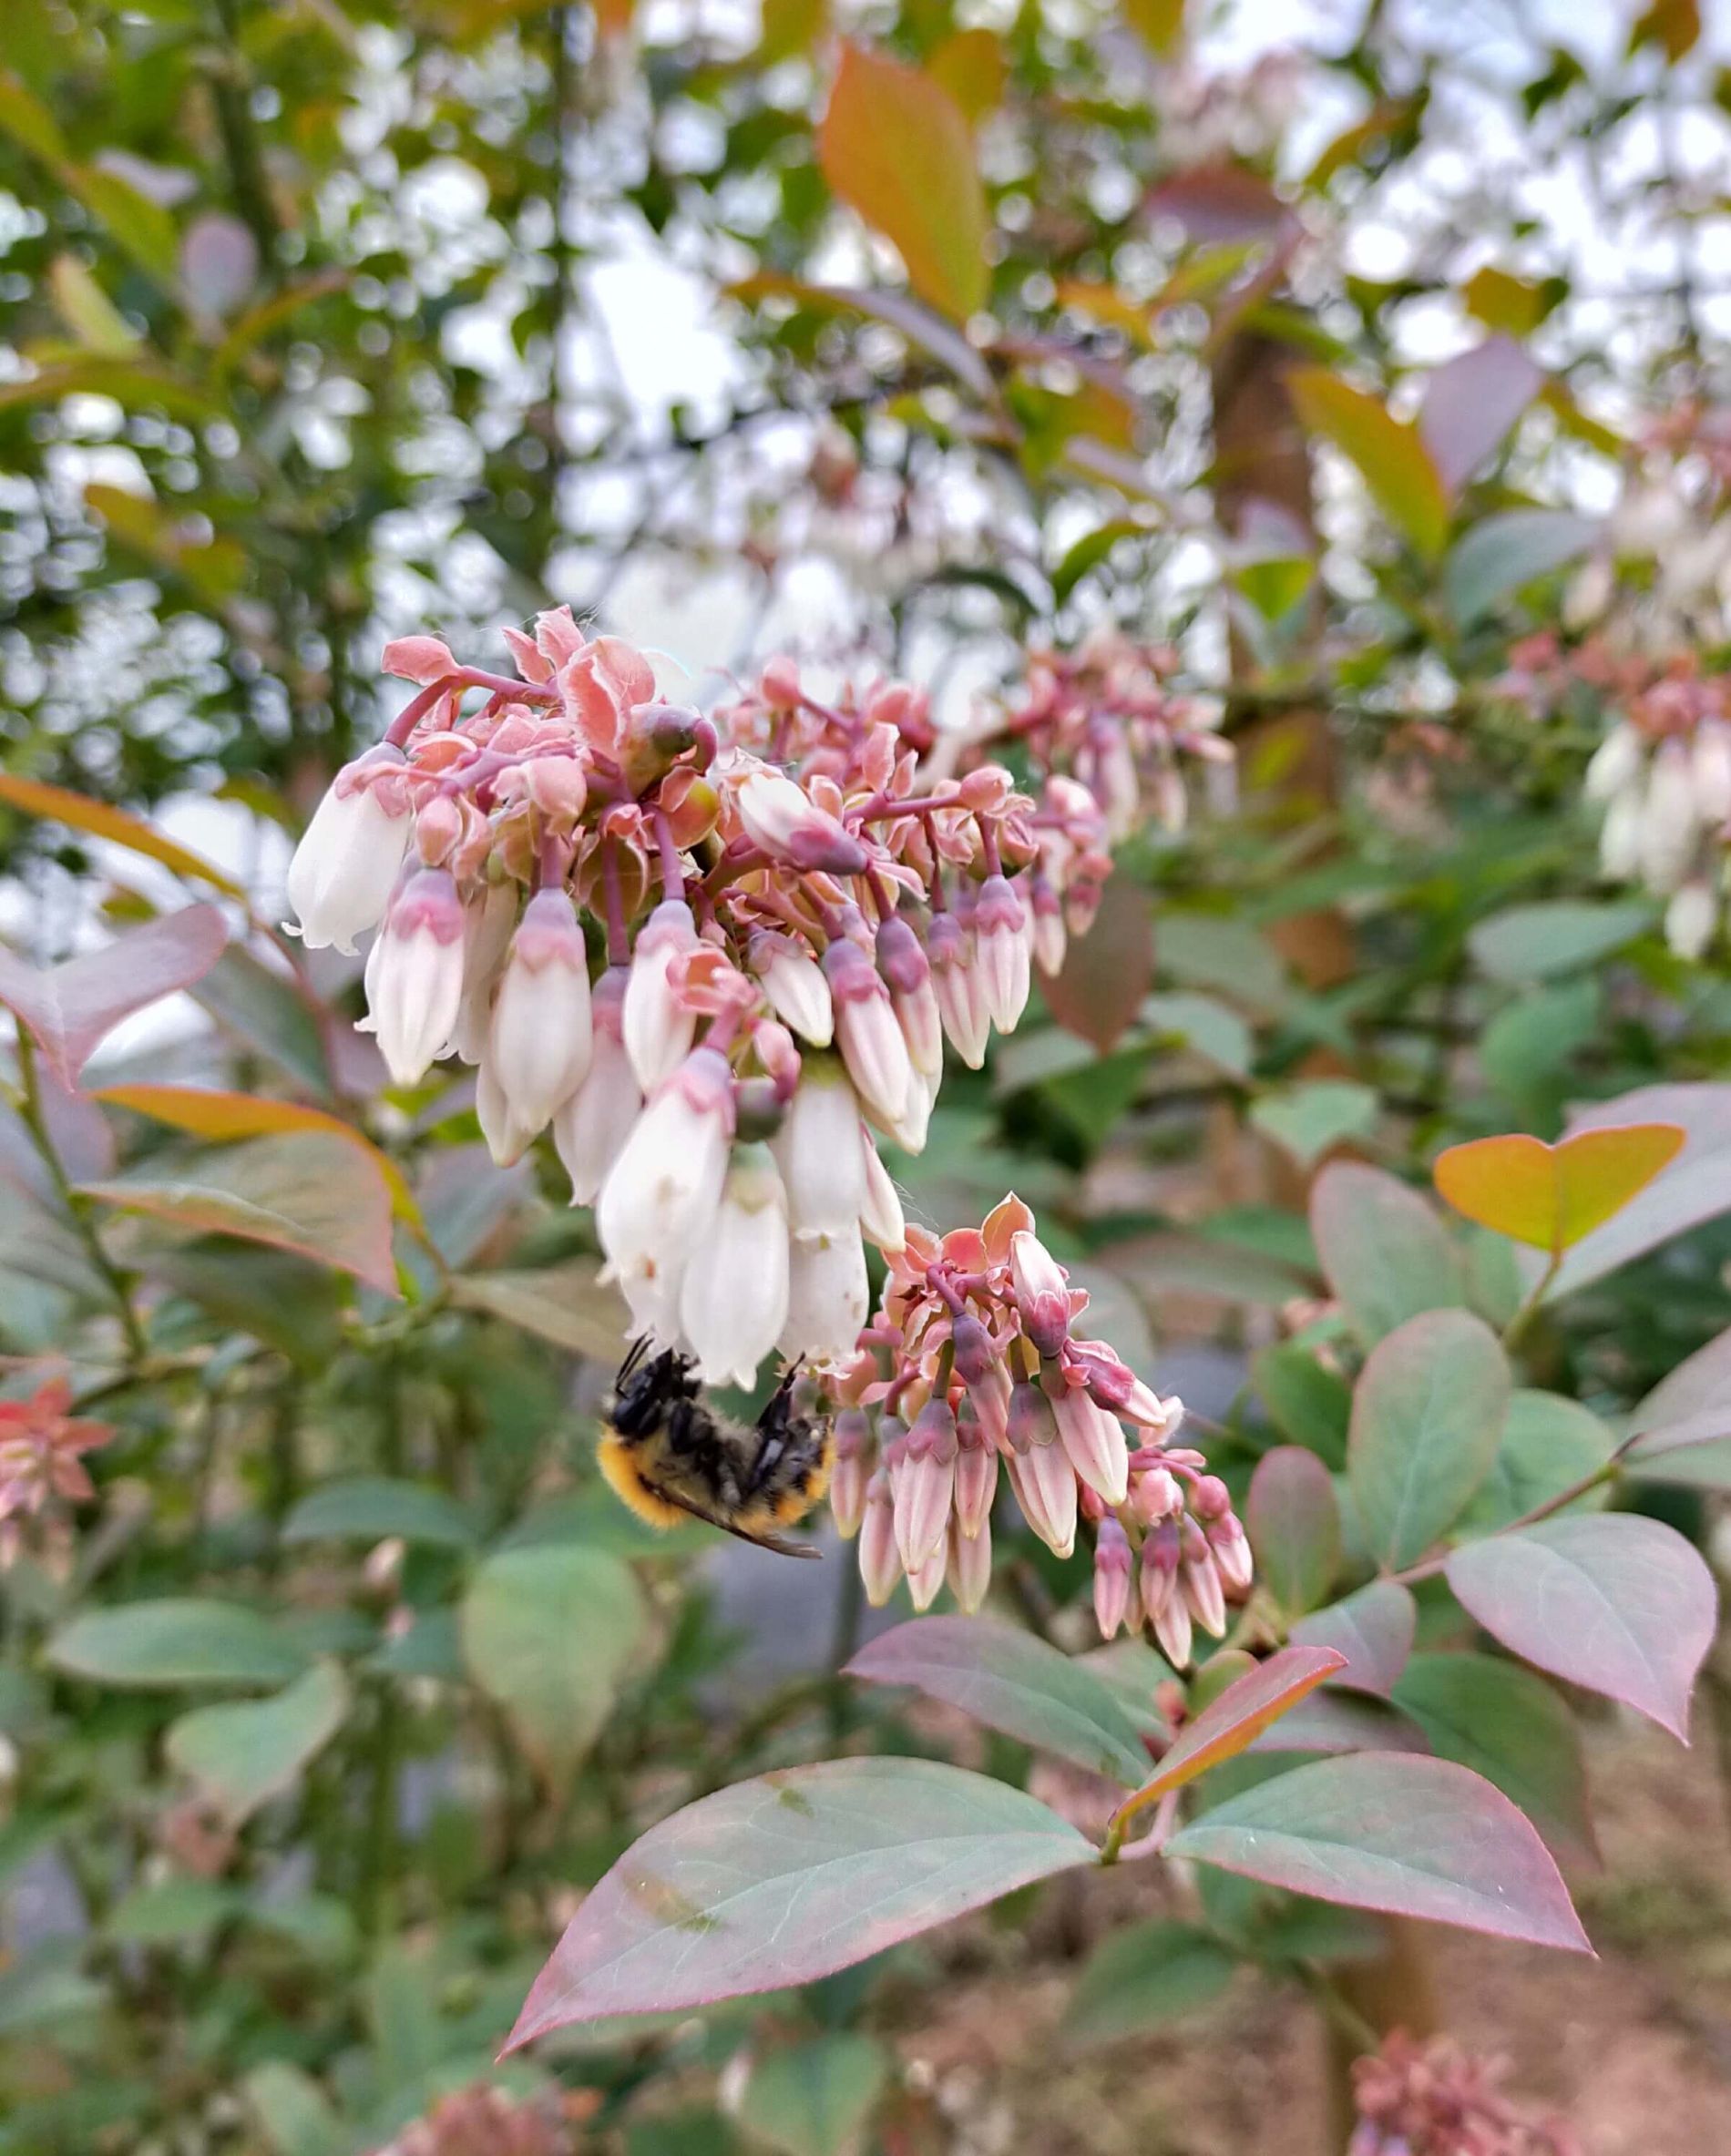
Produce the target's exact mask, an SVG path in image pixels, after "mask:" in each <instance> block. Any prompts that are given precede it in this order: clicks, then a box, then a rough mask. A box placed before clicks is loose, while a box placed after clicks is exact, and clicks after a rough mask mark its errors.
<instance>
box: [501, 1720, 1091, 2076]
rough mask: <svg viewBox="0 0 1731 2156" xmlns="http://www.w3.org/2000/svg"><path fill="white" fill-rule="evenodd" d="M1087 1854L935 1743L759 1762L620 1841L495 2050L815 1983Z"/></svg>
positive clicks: (1076, 1837) (1048, 1816) (1065, 1829)
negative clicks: (617, 2017) (777, 1764)
mask: <svg viewBox="0 0 1731 2156" xmlns="http://www.w3.org/2000/svg"><path fill="white" fill-rule="evenodd" d="M1094 1856H1095V1852H1094V1849H1093V1845H1092V1844H1091V1843H1090V1842H1088V1841H1086V1840H1085V1839H1084V1838H1083V1836H1082V1835H1081V1834H1078V1833H1077V1831H1076V1829H1075V1828H1074V1827H1073V1826H1071V1825H1070V1824H1069V1822H1068V1821H1067V1820H1063V1819H1060V1817H1059V1816H1058V1814H1056V1813H1055V1812H1051V1811H1049V1810H1048V1809H1047V1807H1046V1806H1045V1805H1044V1804H1042V1803H1038V1802H1036V1800H1035V1799H1034V1798H1033V1797H1030V1796H1029V1795H1028V1794H1027V1793H1025V1792H1023V1791H1022V1790H1019V1789H1011V1788H1009V1786H1008V1785H1007V1784H1006V1783H1001V1782H992V1781H988V1779H987V1777H986V1776H985V1775H983V1774H970V1773H965V1772H964V1771H963V1770H962V1769H961V1768H960V1767H952V1766H947V1765H945V1764H943V1763H940V1762H938V1761H936V1760H917V1759H841V1760H831V1761H828V1762H826V1763H823V1764H821V1765H818V1766H810V1767H787V1768H784V1769H782V1770H780V1771H779V1772H777V1773H773V1774H761V1775H758V1776H756V1777H754V1778H753V1780H751V1781H749V1782H741V1783H735V1784H734V1786H733V1787H732V1789H723V1790H721V1791H719V1792H718V1793H716V1794H715V1795H713V1796H707V1797H702V1798H700V1799H699V1801H698V1802H697V1803H694V1804H688V1805H686V1807H685V1808H684V1810H683V1811H681V1812H675V1813H674V1814H673V1815H672V1817H671V1819H664V1820H663V1821H662V1822H661V1824H660V1825H659V1826H654V1827H651V1828H650V1831H649V1833H648V1834H645V1835H644V1836H643V1837H642V1839H641V1840H640V1841H639V1842H637V1843H636V1844H633V1846H632V1847H631V1848H630V1849H629V1850H628V1851H627V1852H626V1854H625V1855H623V1856H622V1857H621V1858H620V1861H619V1862H618V1864H616V1865H614V1866H613V1869H612V1870H611V1871H610V1872H609V1873H608V1875H607V1876H606V1877H605V1878H604V1879H603V1880H602V1881H601V1882H600V1884H599V1885H597V1886H595V1887H593V1888H592V1889H591V1890H590V1892H589V1895H588V1896H587V1897H586V1899H585V1900H584V1902H583V1906H581V1908H579V1911H578V1913H577V1915H576V1916H574V1917H573V1918H572V1920H571V1923H570V1925H569V1926H568V1929H567V1931H566V1933H565V1936H564V1937H563V1938H562V1939H561V1940H560V1941H559V1943H558V1947H556V1948H555V1949H554V1951H553V1956H552V1958H551V1959H550V1960H549V1961H548V1965H547V1967H545V1968H544V1969H543V1970H542V1971H541V1973H540V1975H539V1976H538V1977H537V1978H536V1980H535V1987H534V1988H533V1990H531V1992H530V1993H529V1996H528V1999H527V2003H526V2004H525V2006H524V2008H523V2011H522V2014H521V2015H520V2016H519V2017H518V2019H517V2027H516V2028H514V2029H513V2030H512V2031H511V2034H510V2037H509V2039H508V2040H507V2045H506V2049H507V2050H515V2049H517V2047H518V2046H519V2045H522V2044H527V2043H529V2042H532V2041H533V2039H534V2038H537V2037H539V2036H545V2035H547V2034H548V2032H549V2031H550V2030H552V2029H555V2028H567V2027H568V2026H569V2025H570V2024H571V2023H572V2022H577V2021H588V2020H592V2019H594V2018H596V2017H598V2016H599V2015H602V2014H653V2013H661V2012H663V2011H667V2010H670V2009H672V2008H684V2007H694V2006H703V2005H708V2004H710V2003H711V2002H712V2001H713V2000H716V1999H720V1998H736V1997H738V1996H740V1995H741V1994H743V1993H746V1992H753V1991H779V1990H781V1989H783V1988H784V1987H785V1986H787V1985H790V1984H809V1983H811V1982H812V1981H813V1980H814V1978H816V1977H826V1976H829V1975H830V1974H832V1973H833V1972H834V1971H835V1970H836V1969H842V1968H847V1967H850V1966H851V1965H852V1964H853V1963H855V1962H856V1961H864V1960H865V1959H866V1958H867V1957H869V1956H871V1955H874V1954H878V1953H881V1952H882V1951H883V1949H884V1948H885V1947H890V1946H894V1945H895V1944H896V1942H897V1941H898V1940H901V1939H907V1938H912V1937H914V1936H916V1935H917V1934H918V1933H920V1932H923V1931H929V1930H931V1929H932V1928H933V1927H934V1926H937V1925H939V1924H944V1923H947V1921H948V1920H949V1919H950V1918H951V1917H952V1916H962V1915H964V1914H965V1913H966V1912H967V1911H968V1910H969V1909H978V1908H980V1907H983V1906H984V1905H985V1904H986V1903H988V1902H992V1901H997V1900H999V1899H1000V1898H1001V1897H1002V1896H1003V1895H1007V1894H1013V1893H1014V1892H1015V1891H1016V1889H1017V1888H1018V1887H1020V1886H1027V1885H1031V1884H1032V1883H1033V1882H1034V1881H1035V1880H1036V1879H1045V1878H1050V1876H1051V1875H1052V1874H1053V1873H1055V1872H1065V1871H1073V1870H1074V1869H1075V1868H1076V1867H1077V1866H1078V1865H1088V1864H1092V1863H1093V1861H1094Z"/></svg>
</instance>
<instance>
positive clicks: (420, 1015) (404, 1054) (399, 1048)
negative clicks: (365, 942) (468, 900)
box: [367, 868, 463, 1086]
mask: <svg viewBox="0 0 1731 2156" xmlns="http://www.w3.org/2000/svg"><path fill="white" fill-rule="evenodd" d="M462 996H463V908H462V906H461V904H459V903H458V900H457V895H456V884H454V883H453V882H452V881H451V878H450V876H449V875H448V874H446V871H445V870H444V869H442V868H423V869H417V870H416V871H415V874H413V875H412V876H411V877H410V878H409V880H408V882H407V883H406V884H404V886H403V888H402V889H401V890H400V891H399V892H398V893H397V894H396V896H395V897H394V899H393V900H392V902H391V911H390V913H389V915H387V916H386V918H385V923H384V933H383V934H382V935H380V937H379V941H378V945H377V948H376V951H375V953H374V955H373V959H372V960H371V961H370V962H369V966H368V981H367V1008H368V1015H369V1017H371V1019H372V1021H373V1026H374V1030H375V1032H376V1033H377V1035H378V1043H379V1052H380V1053H381V1055H383V1056H384V1061H385V1067H386V1068H387V1069H388V1070H389V1071H390V1073H391V1077H392V1078H393V1080H394V1082H395V1083H396V1084H397V1085H399V1086H412V1085H415V1083H417V1081H418V1080H419V1079H420V1078H423V1077H425V1073H426V1070H427V1068H428V1067H429V1065H430V1064H431V1063H432V1062H433V1060H434V1058H435V1057H436V1056H439V1055H441V1054H442V1053H443V1052H444V1049H445V1046H446V1042H447V1041H448V1040H449V1039H450V1037H451V1029H452V1027H454V1026H455V1025H456V1012H457V1006H458V1004H459V1003H460V1002H461V1000H462Z"/></svg>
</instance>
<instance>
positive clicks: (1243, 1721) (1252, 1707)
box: [1115, 1647, 1347, 1820]
mask: <svg viewBox="0 0 1731 2156" xmlns="http://www.w3.org/2000/svg"><path fill="white" fill-rule="evenodd" d="M1346 1666H1347V1658H1346V1656H1345V1655H1344V1654H1338V1653H1337V1652H1336V1650H1334V1649H1333V1648H1332V1647H1283V1648H1282V1649H1281V1650H1280V1651H1279V1653H1278V1654H1272V1655H1270V1656H1269V1658H1268V1660H1266V1661H1265V1662H1261V1663H1259V1664H1258V1665H1257V1666H1256V1668H1255V1669H1254V1670H1253V1671H1251V1672H1250V1673H1249V1675H1248V1676H1245V1677H1241V1678H1239V1680H1238V1681H1237V1682H1236V1683H1235V1684H1229V1685H1228V1686H1227V1687H1226V1689H1225V1691H1223V1692H1222V1693H1221V1695H1220V1697H1219V1698H1218V1699H1217V1700H1214V1701H1211V1702H1210V1704H1209V1705H1208V1706H1206V1707H1204V1709H1203V1711H1202V1712H1201V1713H1200V1714H1199V1715H1197V1717H1196V1719H1195V1721H1194V1722H1189V1723H1187V1724H1186V1725H1185V1727H1184V1728H1183V1729H1182V1730H1181V1731H1180V1732H1178V1736H1177V1739H1176V1741H1175V1742H1174V1743H1173V1746H1172V1749H1171V1750H1170V1751H1169V1752H1167V1754H1166V1756H1165V1758H1164V1759H1163V1760H1162V1761H1161V1763H1160V1764H1159V1766H1158V1767H1157V1768H1156V1769H1155V1771H1154V1773H1153V1775H1152V1778H1151V1779H1150V1780H1148V1781H1146V1782H1144V1783H1142V1787H1141V1788H1140V1789H1139V1790H1138V1791H1137V1792H1136V1793H1135V1795H1134V1796H1131V1797H1126V1798H1125V1799H1124V1801H1123V1803H1122V1804H1120V1805H1119V1807H1118V1811H1117V1814H1116V1815H1115V1816H1116V1818H1117V1819H1120V1820H1123V1819H1132V1818H1133V1817H1134V1816H1135V1814H1137V1813H1138V1812H1140V1811H1142V1810H1143V1809H1144V1808H1145V1807H1146V1806H1148V1805H1149V1804H1152V1803H1154V1802H1155V1801H1156V1800H1157V1799H1158V1798H1160V1797H1163V1796H1164V1795H1165V1793H1166V1792H1167V1791H1168V1790H1169V1789H1182V1788H1183V1785H1184V1783H1186V1782H1193V1781H1194V1780H1195V1779H1196V1777H1197V1775H1198V1774H1205V1773H1207V1772H1208V1770H1209V1768H1210V1767H1217V1766H1218V1765H1219V1764H1220V1763H1221V1762H1222V1760H1226V1759H1233V1758H1234V1757H1235V1756H1236V1755H1237V1754H1238V1753H1239V1752H1243V1751H1244V1750H1245V1749H1246V1748H1247V1747H1248V1746H1250V1745H1251V1744H1254V1743H1255V1741H1256V1739H1257V1738H1258V1737H1259V1736H1261V1734H1262V1732H1264V1730H1265V1729H1266V1728H1267V1727H1268V1725H1269V1723H1270V1722H1277V1721H1278V1720H1279V1719H1280V1717H1281V1716H1282V1715H1283V1714H1285V1712H1286V1711H1287V1709H1288V1708H1291V1707H1296V1705H1297V1704H1298V1702H1299V1701H1300V1700H1302V1699H1303V1698H1304V1697H1305V1695H1306V1692H1312V1691H1316V1687H1317V1686H1318V1685H1319V1684H1320V1683H1321V1682H1322V1681H1323V1679H1324V1678H1325V1677H1332V1676H1333V1675H1334V1673H1335V1671H1337V1670H1344V1669H1345V1668H1346Z"/></svg>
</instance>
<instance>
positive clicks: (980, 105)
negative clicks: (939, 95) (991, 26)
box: [926, 30, 1005, 120]
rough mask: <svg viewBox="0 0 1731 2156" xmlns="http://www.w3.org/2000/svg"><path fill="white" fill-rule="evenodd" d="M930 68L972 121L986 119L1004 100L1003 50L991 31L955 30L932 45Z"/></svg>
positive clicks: (929, 56)
mask: <svg viewBox="0 0 1731 2156" xmlns="http://www.w3.org/2000/svg"><path fill="white" fill-rule="evenodd" d="M926 65H927V69H928V71H929V72H930V74H931V77H932V79H933V80H934V81H935V82H938V83H941V84H942V85H943V87H944V88H945V89H947V91H948V92H949V94H950V96H951V97H954V98H955V100H956V102H957V104H958V105H959V106H960V107H961V108H962V110H963V111H964V112H965V113H966V114H967V115H968V118H969V119H970V120H978V119H983V118H985V116H986V114H987V113H988V112H991V111H993V110H994V109H995V108H996V107H997V106H998V105H999V103H1000V102H1001V101H1002V98H1003V95H1004V66H1005V63H1004V47H1003V45H1002V43H1001V42H1000V41H999V38H998V37H997V36H994V35H993V33H992V32H991V31H990V30H955V31H952V32H951V33H950V35H949V36H947V37H945V38H942V39H940V40H939V42H938V43H937V45H935V46H933V47H932V49H931V52H930V53H929V55H928V56H927V62H926Z"/></svg>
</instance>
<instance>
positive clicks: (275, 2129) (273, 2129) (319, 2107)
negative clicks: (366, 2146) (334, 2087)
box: [241, 2059, 353, 2156]
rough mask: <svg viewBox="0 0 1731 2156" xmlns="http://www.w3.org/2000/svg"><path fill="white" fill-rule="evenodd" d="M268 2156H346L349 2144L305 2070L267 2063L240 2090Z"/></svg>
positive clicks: (350, 2139) (275, 2061) (276, 2061)
mask: <svg viewBox="0 0 1731 2156" xmlns="http://www.w3.org/2000/svg"><path fill="white" fill-rule="evenodd" d="M241 2096H242V2099H243V2100H244V2101H245V2104H246V2108H247V2110H249V2111H250V2112H251V2114H252V2117H253V2120H255V2122H256V2124H257V2126H258V2130H259V2131H260V2132H261V2134H262V2135H263V2136H264V2139H265V2143H266V2145H267V2147H268V2148H269V2149H270V2151H271V2156H345V2152H346V2151H348V2150H349V2149H350V2148H352V2147H353V2136H352V2135H351V2134H350V2133H349V2132H348V2131H347V2130H346V2129H345V2128H344V2127H343V2123H342V2121H341V2120H339V2119H338V2117H337V2115H336V2113H335V2112H334V2111H333V2110H332V2109H331V2102H330V2099H329V2098H328V2097H327V2096H326V2095H325V2093H324V2091H323V2089H321V2088H320V2087H319V2084H318V2083H317V2082H316V2081H315V2080H314V2079H312V2075H311V2074H309V2073H307V2072H306V2071H305V2070H304V2069H302V2068H301V2067H298V2066H291V2065H290V2064H289V2063H288V2061H287V2060H286V2059H266V2060H265V2062H264V2063H263V2065H262V2066H255V2067H254V2068H253V2069H252V2070H251V2073H250V2074H248V2075H247V2077H246V2079H245V2080H244V2081H243V2082H242V2083H241Z"/></svg>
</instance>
